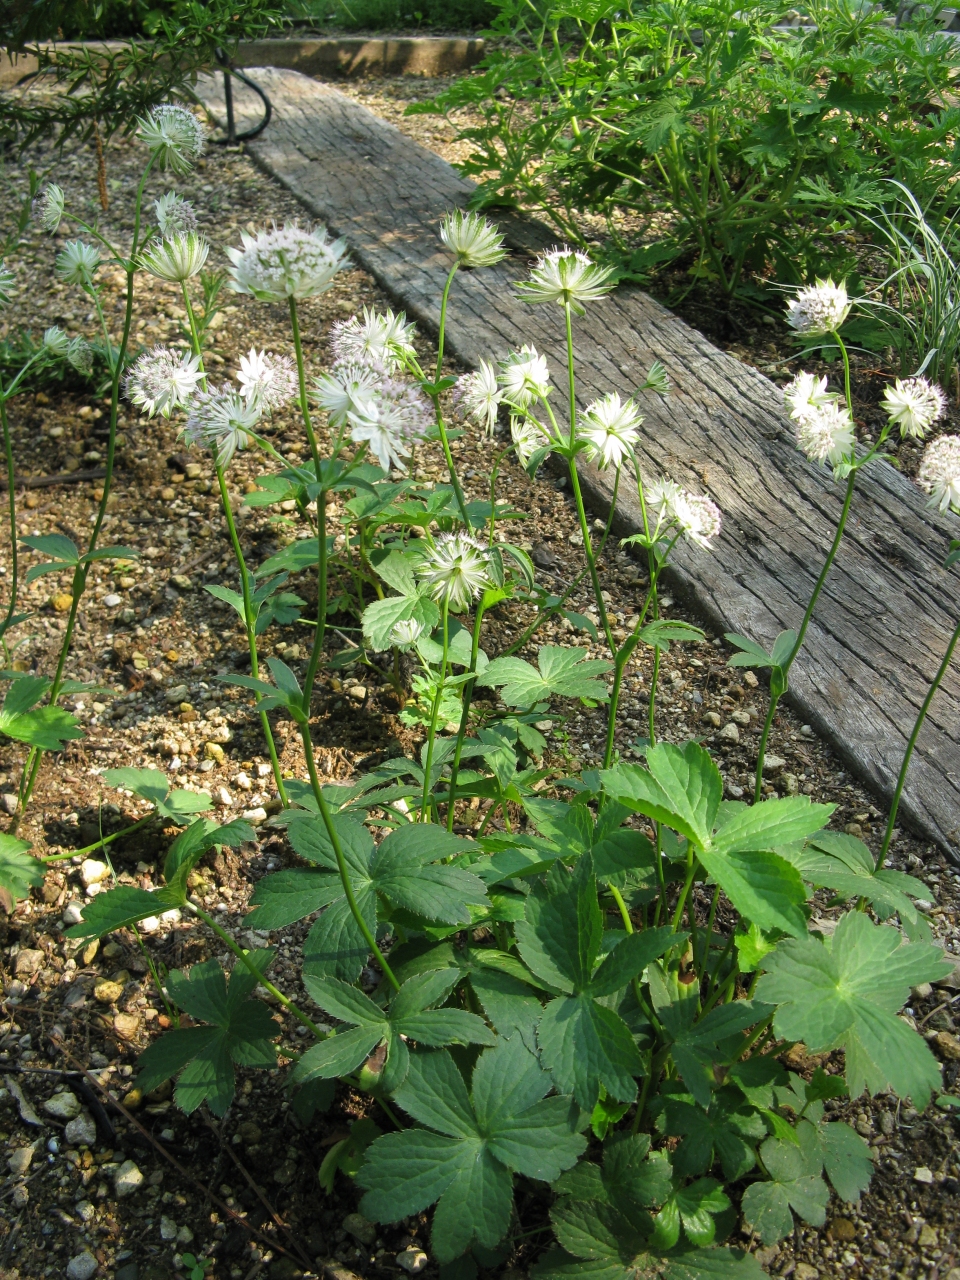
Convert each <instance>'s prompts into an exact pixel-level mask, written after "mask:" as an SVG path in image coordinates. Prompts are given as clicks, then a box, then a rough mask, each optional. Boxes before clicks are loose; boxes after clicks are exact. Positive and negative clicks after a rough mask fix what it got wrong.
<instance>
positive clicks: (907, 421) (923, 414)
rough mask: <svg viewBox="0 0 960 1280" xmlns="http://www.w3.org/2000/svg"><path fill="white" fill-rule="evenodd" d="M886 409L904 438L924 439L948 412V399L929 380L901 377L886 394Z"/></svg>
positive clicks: (884, 403)
mask: <svg viewBox="0 0 960 1280" xmlns="http://www.w3.org/2000/svg"><path fill="white" fill-rule="evenodd" d="M883 407H884V409H885V410H886V411H887V416H888V417H889V419H890V421H891V423H893V424H894V425H895V426H898V427H899V428H900V434H901V436H916V437H917V438H919V437H921V436H925V435H926V434H927V432H928V431H929V430H930V428H931V427H932V426H933V424H934V423H935V422H936V421H937V419H938V418H942V417H943V415H944V414H945V413H946V411H947V397H946V396H945V395H944V394H943V392H942V391H941V390H940V388H939V387H938V386H937V385H936V383H934V382H930V381H929V379H927V378H898V379H897V380H896V382H895V383H894V384H893V386H892V387H887V389H886V391H885V392H884V393H883Z"/></svg>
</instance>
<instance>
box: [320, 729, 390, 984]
mask: <svg viewBox="0 0 960 1280" xmlns="http://www.w3.org/2000/svg"><path fill="white" fill-rule="evenodd" d="M299 728H300V737H301V739H302V741H303V753H304V755H305V756H306V760H307V770H308V772H309V774H310V785H311V787H312V788H313V794H314V798H315V799H316V802H317V807H318V808H319V810H320V816H321V818H322V819H323V825H324V826H325V827H326V829H327V835H328V836H329V837H330V843H331V845H332V846H333V853H334V857H335V858H336V860H337V870H338V871H339V872H340V883H341V884H342V885H343V892H344V896H345V897H346V899H347V906H348V907H349V908H350V912H351V914H352V915H353V918H354V920H355V921H356V922H357V928H358V929H359V930H360V932H361V933H362V934H363V938H364V941H365V942H366V944H367V946H368V947H369V948H370V950H371V952H372V953H373V955H374V956H376V959H377V964H379V966H380V968H381V970H382V972H383V975H384V977H385V978H386V979H387V981H388V982H389V983H390V985H391V987H393V989H394V991H399V990H400V983H399V982H398V981H397V979H396V977H395V975H394V972H393V970H392V969H391V968H390V966H389V965H388V964H387V962H386V959H385V958H384V955H383V952H382V951H381V950H380V948H379V947H378V946H377V940H376V938H375V937H374V936H373V934H372V933H371V932H370V927H369V925H368V924H367V922H366V920H364V918H363V914H362V913H361V911H360V908H359V907H358V906H357V899H356V897H355V896H354V892H353V885H352V884H351V883H350V873H349V872H348V870H347V860H346V858H345V857H344V856H343V845H342V844H341V843H340V835H339V833H338V831H337V828H336V826H335V825H334V821H333V817H332V815H331V813H330V806H329V805H328V804H327V800H326V797H325V796H324V794H323V787H322V786H321V785H320V778H319V775H318V774H317V762H316V760H315V759H314V758H313V743H312V742H311V740H310V726H309V724H308V723H307V721H306V720H301V721H300V722H299Z"/></svg>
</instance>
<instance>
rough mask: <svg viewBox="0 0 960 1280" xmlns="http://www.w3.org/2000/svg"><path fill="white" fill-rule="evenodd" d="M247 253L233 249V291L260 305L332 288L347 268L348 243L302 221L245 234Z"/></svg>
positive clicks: (313, 296)
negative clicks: (341, 272)
mask: <svg viewBox="0 0 960 1280" xmlns="http://www.w3.org/2000/svg"><path fill="white" fill-rule="evenodd" d="M241 238H242V240H243V248H242V249H228V250H227V257H228V258H229V259H230V261H231V262H232V263H233V266H232V267H231V268H230V275H231V281H230V287H231V289H233V290H234V291H235V292H236V293H249V294H252V295H253V297H254V298H258V299H259V300H260V301H261V302H287V301H288V300H289V299H290V298H296V299H298V300H301V299H303V298H315V297H317V296H318V295H319V294H321V293H326V291H327V290H328V289H329V288H330V286H331V285H332V284H333V278H334V276H335V275H336V274H337V272H338V271H339V270H340V269H341V267H343V266H345V265H346V255H347V248H346V244H345V243H344V241H343V240H331V239H330V237H329V236H328V235H327V232H326V229H325V228H324V227H314V228H313V229H312V230H310V229H309V228H307V227H301V226H300V225H299V223H297V222H287V223H285V224H284V225H283V226H282V227H278V226H276V225H274V226H273V227H272V229H271V230H269V231H261V232H260V233H259V235H256V236H251V235H248V234H247V233H246V232H245V231H244V232H241Z"/></svg>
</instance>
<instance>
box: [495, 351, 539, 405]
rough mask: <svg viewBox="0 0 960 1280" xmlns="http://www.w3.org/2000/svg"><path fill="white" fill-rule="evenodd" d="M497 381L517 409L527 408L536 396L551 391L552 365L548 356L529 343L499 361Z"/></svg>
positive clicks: (506, 397)
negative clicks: (548, 361)
mask: <svg viewBox="0 0 960 1280" xmlns="http://www.w3.org/2000/svg"><path fill="white" fill-rule="evenodd" d="M499 368H500V373H499V375H498V378H497V381H498V382H499V383H500V386H501V387H502V388H503V398H504V400H506V401H507V402H508V403H509V404H511V405H513V406H514V407H515V408H517V409H525V408H526V407H527V405H528V404H530V402H531V401H532V400H533V399H534V398H535V397H538V396H539V397H542V396H546V395H548V394H549V392H550V367H549V365H548V364H547V358H546V356H542V355H540V354H539V353H538V352H537V349H536V347H531V346H529V345H528V344H526V343H524V345H523V346H522V347H521V348H520V350H519V351H511V352H510V354H509V355H508V356H507V358H506V360H501V361H499Z"/></svg>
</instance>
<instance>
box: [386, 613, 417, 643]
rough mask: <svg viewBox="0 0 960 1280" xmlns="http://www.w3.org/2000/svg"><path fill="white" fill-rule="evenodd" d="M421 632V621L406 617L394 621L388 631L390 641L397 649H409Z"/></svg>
mask: <svg viewBox="0 0 960 1280" xmlns="http://www.w3.org/2000/svg"><path fill="white" fill-rule="evenodd" d="M422 632H423V625H422V623H419V622H417V620H416V619H415V618H407V619H405V620H404V621H403V622H395V623H394V625H393V630H392V631H391V632H390V642H391V644H394V645H396V647H397V648H398V649H409V648H410V646H411V645H413V644H416V642H417V641H418V640H419V638H420V635H421V634H422Z"/></svg>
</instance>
